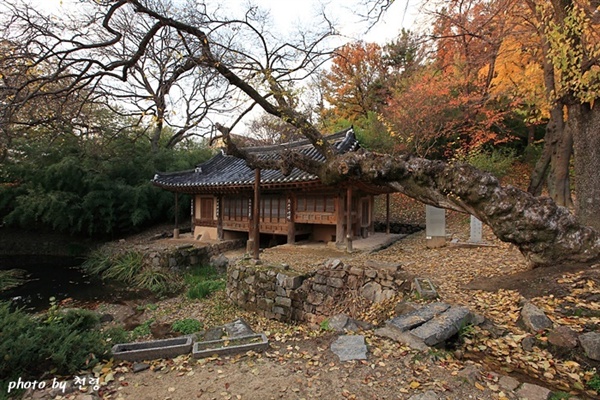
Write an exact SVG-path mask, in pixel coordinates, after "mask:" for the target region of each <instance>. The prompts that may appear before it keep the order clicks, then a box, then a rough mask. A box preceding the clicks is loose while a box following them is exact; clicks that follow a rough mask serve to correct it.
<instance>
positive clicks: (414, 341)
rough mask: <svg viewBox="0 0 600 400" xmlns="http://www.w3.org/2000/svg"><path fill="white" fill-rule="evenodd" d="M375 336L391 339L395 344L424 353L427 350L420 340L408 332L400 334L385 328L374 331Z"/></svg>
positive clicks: (397, 331)
mask: <svg viewBox="0 0 600 400" xmlns="http://www.w3.org/2000/svg"><path fill="white" fill-rule="evenodd" d="M375 334H376V335H377V336H381V337H386V338H388V339H392V340H393V341H395V342H398V343H401V344H404V345H406V346H408V347H410V348H411V349H413V350H419V351H425V350H427V349H429V346H427V345H426V344H425V343H424V342H423V341H422V340H421V339H419V338H418V337H416V336H415V335H413V334H411V333H410V332H408V331H407V332H400V331H399V330H398V329H394V328H390V327H389V326H385V327H383V328H379V329H376V330H375Z"/></svg>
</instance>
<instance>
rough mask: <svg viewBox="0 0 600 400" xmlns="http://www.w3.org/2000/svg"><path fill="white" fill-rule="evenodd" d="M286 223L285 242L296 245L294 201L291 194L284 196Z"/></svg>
mask: <svg viewBox="0 0 600 400" xmlns="http://www.w3.org/2000/svg"><path fill="white" fill-rule="evenodd" d="M285 207H286V215H285V218H286V221H287V226H288V231H287V242H288V244H294V243H296V222H295V221H294V219H295V213H296V199H295V196H294V195H293V194H292V193H288V195H287V196H286V205H285Z"/></svg>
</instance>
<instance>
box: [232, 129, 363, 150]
mask: <svg viewBox="0 0 600 400" xmlns="http://www.w3.org/2000/svg"><path fill="white" fill-rule="evenodd" d="M349 135H351V136H352V139H354V128H353V127H349V128H346V129H343V130H341V131H339V132H336V133H332V134H331V135H325V136H323V138H324V139H327V140H336V139H342V138H348V137H349ZM301 147H313V145H312V143H311V142H310V140H309V139H300V140H296V141H291V142H286V143H279V144H271V145H267V146H257V147H243V149H244V150H246V151H248V152H251V153H256V152H261V153H264V152H269V153H270V152H277V151H281V150H287V149H298V148H301Z"/></svg>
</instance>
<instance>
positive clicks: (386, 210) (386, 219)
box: [385, 193, 390, 235]
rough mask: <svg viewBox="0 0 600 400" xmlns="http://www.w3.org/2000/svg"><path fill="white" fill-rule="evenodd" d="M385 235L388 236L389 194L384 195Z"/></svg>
mask: <svg viewBox="0 0 600 400" xmlns="http://www.w3.org/2000/svg"><path fill="white" fill-rule="evenodd" d="M385 233H386V235H389V234H390V194H389V193H387V194H386V195H385Z"/></svg>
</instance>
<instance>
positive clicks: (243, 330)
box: [224, 318, 255, 337]
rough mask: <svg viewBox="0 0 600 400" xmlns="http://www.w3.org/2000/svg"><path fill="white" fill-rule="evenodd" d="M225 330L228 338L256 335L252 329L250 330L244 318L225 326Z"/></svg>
mask: <svg viewBox="0 0 600 400" xmlns="http://www.w3.org/2000/svg"><path fill="white" fill-rule="evenodd" d="M224 329H225V331H226V332H227V336H230V337H241V336H250V335H253V334H254V333H255V332H254V331H253V330H252V328H250V325H248V323H247V322H246V321H245V320H243V319H242V318H238V319H236V320H235V321H233V322H230V323H228V324H225V325H224Z"/></svg>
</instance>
